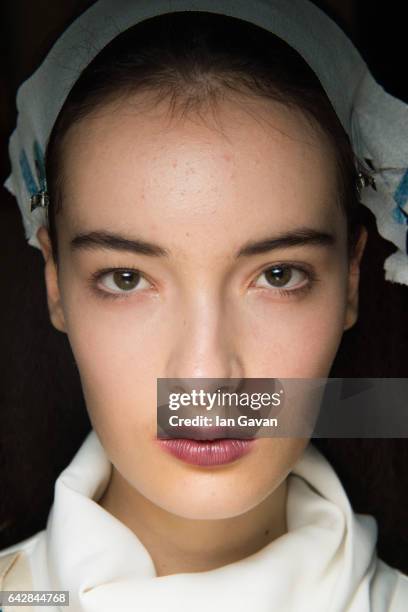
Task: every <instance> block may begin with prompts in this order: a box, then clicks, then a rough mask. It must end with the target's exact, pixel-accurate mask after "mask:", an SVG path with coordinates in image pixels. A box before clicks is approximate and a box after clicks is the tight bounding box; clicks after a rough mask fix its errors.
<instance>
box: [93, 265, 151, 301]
mask: <svg viewBox="0 0 408 612" xmlns="http://www.w3.org/2000/svg"><path fill="white" fill-rule="evenodd" d="M97 280H98V284H100V285H102V286H103V287H104V288H105V289H108V291H105V289H102V290H101V291H102V293H105V294H108V295H109V296H110V297H111V296H112V294H113V297H116V296H121V295H124V294H125V293H136V292H137V291H139V290H142V289H146V288H149V287H150V286H151V285H150V283H149V282H148V281H147V280H146V279H145V278H144V277H143V276H142V275H141V273H140V272H139V271H138V270H128V269H123V270H120V269H117V270H109V271H106V272H102V273H99V274H98V277H97Z"/></svg>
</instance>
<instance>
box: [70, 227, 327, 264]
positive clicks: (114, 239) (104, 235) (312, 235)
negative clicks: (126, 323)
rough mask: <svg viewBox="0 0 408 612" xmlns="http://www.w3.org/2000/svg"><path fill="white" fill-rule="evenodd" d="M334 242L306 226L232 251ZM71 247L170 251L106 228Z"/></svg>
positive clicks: (163, 254) (164, 253) (162, 254)
mask: <svg viewBox="0 0 408 612" xmlns="http://www.w3.org/2000/svg"><path fill="white" fill-rule="evenodd" d="M335 242H336V239H335V236H334V234H331V233H329V232H325V231H320V230H317V229H313V228H309V227H299V228H296V229H295V230H290V231H288V232H284V233H281V234H277V235H275V236H269V237H265V238H263V239H261V240H256V241H249V242H247V243H246V244H245V245H244V246H243V247H241V248H240V249H239V251H238V252H237V253H236V254H235V258H236V259H238V258H239V257H248V256H250V255H258V254H260V253H267V252H268V251H272V250H274V249H279V248H284V247H292V246H302V245H318V246H333V245H334V244H335ZM70 247H71V250H73V251H77V250H82V249H84V250H88V249H98V248H100V249H111V250H114V251H128V252H131V253H136V254H139V255H149V256H151V257H168V256H169V255H171V252H170V251H169V250H168V249H166V248H165V247H162V246H160V245H158V244H154V243H152V242H147V241H145V240H141V239H138V238H128V237H126V236H122V235H120V234H117V233H112V232H108V231H92V232H85V233H80V234H77V235H76V236H74V237H73V238H72V239H71V241H70Z"/></svg>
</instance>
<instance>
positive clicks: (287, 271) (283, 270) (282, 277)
mask: <svg viewBox="0 0 408 612" xmlns="http://www.w3.org/2000/svg"><path fill="white" fill-rule="evenodd" d="M265 278H266V280H267V281H268V283H271V285H274V286H275V287H284V286H285V285H286V284H287V283H288V282H289V281H290V279H291V278H292V269H291V268H289V267H284V266H276V267H274V268H269V270H266V271H265Z"/></svg>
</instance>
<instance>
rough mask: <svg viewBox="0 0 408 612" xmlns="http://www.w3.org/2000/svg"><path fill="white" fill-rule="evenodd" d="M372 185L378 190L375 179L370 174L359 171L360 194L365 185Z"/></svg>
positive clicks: (358, 185)
mask: <svg viewBox="0 0 408 612" xmlns="http://www.w3.org/2000/svg"><path fill="white" fill-rule="evenodd" d="M368 185H369V186H370V187H372V188H373V189H375V190H377V187H376V184H375V180H374V178H373V177H372V176H371V175H370V174H366V173H365V172H358V174H357V191H358V193H359V194H360V193H361V191H362V189H364V187H368Z"/></svg>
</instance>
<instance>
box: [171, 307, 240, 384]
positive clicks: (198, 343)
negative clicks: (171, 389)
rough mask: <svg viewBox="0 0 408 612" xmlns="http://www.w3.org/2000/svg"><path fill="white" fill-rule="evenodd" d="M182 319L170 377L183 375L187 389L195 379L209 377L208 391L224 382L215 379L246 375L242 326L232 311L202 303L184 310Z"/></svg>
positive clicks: (181, 378) (174, 340) (173, 350)
mask: <svg viewBox="0 0 408 612" xmlns="http://www.w3.org/2000/svg"><path fill="white" fill-rule="evenodd" d="M179 321H180V325H176V326H175V329H174V335H173V342H172V347H171V349H170V353H169V355H168V360H167V364H166V368H165V370H166V371H165V376H166V377H167V378H173V379H179V380H180V386H182V387H183V390H184V389H185V390H186V391H187V390H188V389H189V388H190V387H192V386H193V383H192V381H191V379H197V378H202V379H207V380H208V382H207V383H206V385H207V386H208V391H214V390H216V389H218V388H219V384H220V383H217V382H216V381H215V380H214V379H241V378H242V377H244V376H245V371H244V361H243V356H242V355H241V350H240V346H241V344H240V337H239V330H237V329H235V324H234V317H233V316H232V315H231V313H228V312H225V310H224V311H223V309H222V308H217V307H216V306H214V305H211V303H209V304H207V305H206V307H203V306H202V304H201V308H196V309H195V310H194V309H191V310H190V311H189V312H188V313H187V312H184V313H183V315H182V317H181V318H180V319H179ZM212 381H213V382H212ZM204 382H205V381H204V380H203V383H204ZM229 385H230V386H231V383H229ZM222 386H224V385H222ZM180 391H181V389H180Z"/></svg>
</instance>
